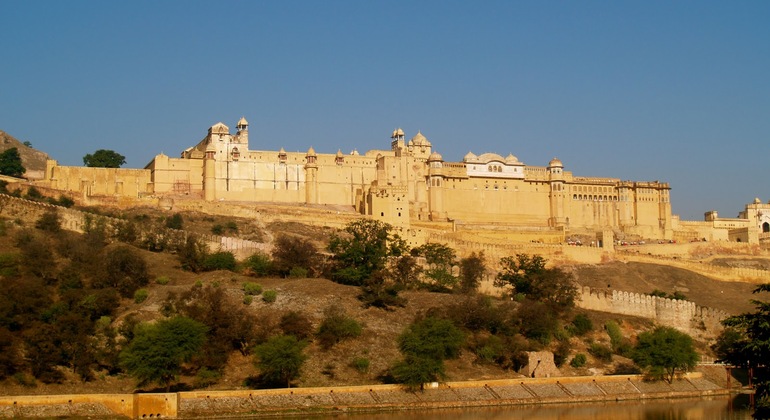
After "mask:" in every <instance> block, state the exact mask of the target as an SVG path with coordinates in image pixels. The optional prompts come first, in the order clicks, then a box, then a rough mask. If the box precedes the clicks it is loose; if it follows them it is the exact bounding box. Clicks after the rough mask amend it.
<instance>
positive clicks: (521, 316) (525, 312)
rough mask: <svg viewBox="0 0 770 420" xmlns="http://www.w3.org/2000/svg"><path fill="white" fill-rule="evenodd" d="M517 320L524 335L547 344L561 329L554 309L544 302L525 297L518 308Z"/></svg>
mask: <svg viewBox="0 0 770 420" xmlns="http://www.w3.org/2000/svg"><path fill="white" fill-rule="evenodd" d="M515 321H517V324H518V327H519V330H520V331H521V334H523V335H524V337H527V338H528V339H531V340H535V341H536V342H538V343H540V344H542V345H547V344H548V343H550V342H551V339H552V338H553V337H554V335H555V334H556V332H557V330H558V329H559V318H558V316H557V314H556V312H555V311H554V309H553V308H552V307H551V306H549V305H547V304H545V303H543V302H535V301H532V300H529V299H525V300H524V301H522V302H521V304H520V305H519V307H518V308H517V309H516V315H515Z"/></svg>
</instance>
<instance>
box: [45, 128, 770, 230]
mask: <svg viewBox="0 0 770 420" xmlns="http://www.w3.org/2000/svg"><path fill="white" fill-rule="evenodd" d="M390 137H391V142H390V148H389V149H388V150H370V151H367V152H366V153H363V154H360V153H358V152H357V151H355V150H354V151H353V152H351V153H349V154H343V153H342V152H341V151H338V152H337V153H336V154H323V153H316V151H315V150H314V149H313V148H312V147H310V148H309V149H308V150H307V152H303V153H297V152H287V151H285V150H283V149H282V148H281V149H280V150H272V151H266V150H258V149H252V148H250V146H249V124H248V122H247V121H246V119H245V118H241V119H240V121H238V123H237V124H236V126H235V132H231V130H230V128H229V127H228V126H226V125H225V124H223V123H221V122H220V123H217V124H215V125H213V126H211V127H210V128H209V129H208V133H207V134H206V136H205V137H204V138H203V139H202V140H201V141H200V142H198V143H197V144H196V145H195V146H192V147H190V148H188V149H186V150H184V151H183V152H182V153H181V156H180V157H169V156H166V155H164V154H160V155H157V156H156V157H155V158H154V159H153V160H152V161H151V162H150V163H149V164H147V166H146V167H145V168H144V169H106V168H80V167H62V166H58V165H57V164H56V162H55V161H49V163H48V167H47V170H46V179H45V181H43V182H45V183H46V184H48V185H47V186H49V187H51V188H55V189H59V190H68V191H72V192H76V193H80V194H83V196H84V197H94V196H115V197H118V198H122V199H140V200H141V199H151V198H153V197H154V198H156V199H157V198H158V197H180V198H181V197H187V198H199V199H202V200H206V201H208V202H231V203H233V204H235V203H241V204H242V203H257V202H274V203H284V204H298V205H305V206H334V207H335V208H343V209H348V210H353V211H356V212H358V213H360V214H363V215H368V216H371V217H373V218H376V219H380V220H384V221H387V222H389V223H391V224H393V225H395V226H398V227H400V228H402V229H404V228H406V229H408V228H409V226H410V225H414V224H423V223H427V222H445V223H453V224H455V225H457V224H459V225H461V226H465V227H474V228H486V229H488V230H494V229H497V230H501V229H502V230H514V231H515V230H518V231H527V230H529V231H539V232H541V233H545V232H551V233H552V234H546V235H545V236H546V237H549V238H551V239H549V241H558V240H562V241H563V240H564V239H565V237H566V235H571V234H588V235H594V237H596V238H601V236H598V235H597V234H603V237H604V238H605V240H606V239H609V238H614V239H618V238H622V237H639V238H650V239H659V240H663V239H666V240H667V239H672V238H675V237H676V236H677V233H676V231H680V232H679V235H684V237H692V238H700V237H703V238H708V239H709V240H712V239H721V240H727V239H733V240H736V238H737V239H738V240H741V238H740V237H739V236H740V235H743V236H745V238H744V239H743V240H745V241H749V240H750V239H752V238H748V236H747V235H749V233H747V232H743V233H742V234H739V233H737V231H735V229H736V228H741V229H743V228H746V227H747V226H749V225H752V224H753V223H752V222H750V221H748V220H745V219H719V218H718V217H717V215H716V214H707V217H706V220H705V221H704V222H694V223H696V224H692V225H686V223H693V222H682V223H680V222H679V220H678V218H677V217H676V216H672V214H671V203H670V186H669V184H668V183H665V182H658V181H651V182H650V181H623V180H620V179H617V178H601V177H581V176H575V175H573V174H572V172H570V171H566V170H565V168H564V165H563V164H562V162H561V161H560V160H559V159H556V158H554V159H552V160H551V161H550V162H549V163H548V165H547V166H531V165H527V164H525V163H524V162H521V161H519V160H518V159H517V158H516V156H514V155H512V154H509V155H507V156H506V157H503V156H502V155H498V154H495V153H482V154H479V155H476V154H474V153H471V152H469V153H468V154H467V155H465V156H464V157H463V159H462V161H460V162H448V161H445V160H444V159H443V158H442V156H441V155H440V154H439V153H438V152H436V151H434V150H433V145H432V144H431V142H430V141H429V140H428V139H427V138H426V137H425V136H424V135H423V134H422V133H419V132H418V133H416V134H415V135H413V136H412V137H411V138H410V139H409V140H407V138H406V135H405V133H404V131H403V130H401V129H397V130H395V131H393V133H392V135H391V136H390ZM755 204H757V203H755ZM760 207H762V208H765V207H770V206H768V205H764V204H760ZM768 210H770V209H768ZM755 213H756V212H755ZM760 214H761V211H760ZM756 217H757V216H756V214H755V218H756ZM767 218H768V221H770V211H767ZM709 219H710V220H709ZM725 220H728V221H731V220H732V221H733V222H734V223H732V224H731V223H728V222H725ZM756 222H759V221H758V220H757V221H756ZM682 224H684V225H682ZM760 225H761V223H760ZM720 229H721V230H720ZM730 229H733V230H734V231H735V232H733V233H732V234H730V233H729V230H730ZM749 230H751V229H749ZM760 232H761V230H760ZM608 235H610V236H608ZM730 235H732V236H733V237H730ZM541 236H542V235H541ZM753 239H755V240H756V238H753Z"/></svg>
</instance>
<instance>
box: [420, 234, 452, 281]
mask: <svg viewBox="0 0 770 420" xmlns="http://www.w3.org/2000/svg"><path fill="white" fill-rule="evenodd" d="M414 253H415V254H417V255H420V256H422V257H423V258H425V262H426V263H427V264H428V268H427V269H426V270H425V271H424V274H425V278H427V279H429V280H430V281H429V284H427V287H428V289H429V290H433V291H436V292H449V291H451V290H452V289H453V288H454V287H455V286H456V285H457V278H456V277H455V276H454V275H452V267H453V266H454V265H455V262H456V260H457V255H456V253H455V250H454V249H452V248H450V247H449V246H448V245H446V244H439V243H435V242H429V243H427V244H423V245H421V246H419V247H417V248H415V250H414Z"/></svg>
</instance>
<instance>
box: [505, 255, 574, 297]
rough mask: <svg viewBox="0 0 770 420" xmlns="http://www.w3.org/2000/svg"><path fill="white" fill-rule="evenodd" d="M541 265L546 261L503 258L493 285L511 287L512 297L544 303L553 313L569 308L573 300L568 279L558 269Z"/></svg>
mask: <svg viewBox="0 0 770 420" xmlns="http://www.w3.org/2000/svg"><path fill="white" fill-rule="evenodd" d="M545 263H546V259H545V258H543V257H542V256H540V255H533V256H530V255H526V254H517V255H516V258H514V257H503V258H501V259H500V266H501V267H502V269H501V270H500V272H499V273H497V279H496V280H495V285H496V286H498V287H504V286H511V287H512V288H513V291H512V292H513V294H521V295H523V296H525V297H527V298H528V299H531V300H535V301H538V302H543V303H546V304H548V305H549V306H552V307H553V308H554V309H555V310H557V311H562V310H565V309H568V308H571V307H572V306H574V304H575V298H576V297H577V286H576V285H575V283H574V281H573V279H572V276H571V275H570V274H569V273H566V272H564V271H563V270H561V269H559V268H546V267H545Z"/></svg>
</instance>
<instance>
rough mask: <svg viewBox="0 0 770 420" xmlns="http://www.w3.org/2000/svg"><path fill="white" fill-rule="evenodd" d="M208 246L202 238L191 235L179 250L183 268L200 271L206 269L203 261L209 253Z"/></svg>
mask: <svg viewBox="0 0 770 420" xmlns="http://www.w3.org/2000/svg"><path fill="white" fill-rule="evenodd" d="M208 252H209V250H208V246H207V245H206V243H205V242H203V241H202V240H200V239H198V238H196V237H195V236H193V235H190V236H188V237H187V239H186V240H185V243H184V245H183V246H182V247H181V249H180V250H179V262H180V263H181V265H182V269H184V270H188V271H192V272H193V273H199V272H201V271H203V270H204V266H203V262H204V261H205V260H206V256H207V255H208Z"/></svg>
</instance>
